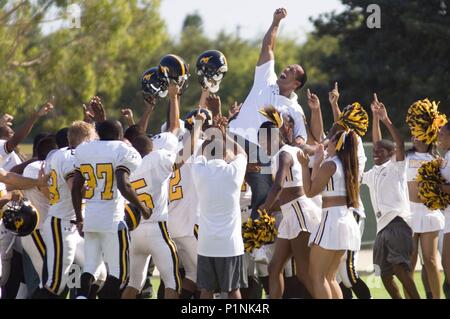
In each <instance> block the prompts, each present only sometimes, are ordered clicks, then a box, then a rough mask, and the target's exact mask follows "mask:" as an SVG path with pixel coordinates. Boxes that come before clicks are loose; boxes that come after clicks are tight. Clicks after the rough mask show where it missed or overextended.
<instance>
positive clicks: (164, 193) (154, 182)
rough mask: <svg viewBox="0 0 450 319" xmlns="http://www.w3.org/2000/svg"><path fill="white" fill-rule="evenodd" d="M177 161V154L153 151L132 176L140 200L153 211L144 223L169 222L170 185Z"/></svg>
mask: <svg viewBox="0 0 450 319" xmlns="http://www.w3.org/2000/svg"><path fill="white" fill-rule="evenodd" d="M175 159H176V154H175V153H173V152H168V151H166V150H157V151H152V152H150V153H149V154H148V155H146V156H145V157H144V158H143V159H142V163H141V165H139V167H138V168H137V169H136V170H135V171H134V172H133V173H132V174H131V176H130V181H131V185H132V186H133V188H134V190H135V191H136V193H137V194H138V196H139V199H140V200H141V201H142V203H143V204H144V205H147V207H148V208H151V209H152V210H153V212H152V215H151V216H150V218H149V219H147V220H145V219H142V223H157V222H163V221H167V201H168V188H169V186H168V185H169V179H170V176H171V174H172V171H173V164H174V163H175Z"/></svg>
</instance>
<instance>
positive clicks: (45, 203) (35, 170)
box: [23, 161, 50, 229]
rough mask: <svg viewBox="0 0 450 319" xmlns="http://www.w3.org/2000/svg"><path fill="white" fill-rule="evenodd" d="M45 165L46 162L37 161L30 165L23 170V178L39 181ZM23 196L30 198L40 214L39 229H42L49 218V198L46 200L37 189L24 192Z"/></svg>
mask: <svg viewBox="0 0 450 319" xmlns="http://www.w3.org/2000/svg"><path fill="white" fill-rule="evenodd" d="M43 163H44V161H36V162H33V163H30V164H28V165H27V167H25V169H24V170H23V176H24V177H29V178H34V179H37V178H38V177H39V172H40V170H41V167H42V164H43ZM23 195H24V197H25V198H28V199H29V200H30V202H31V205H33V206H34V207H35V208H36V209H37V211H38V213H39V225H38V227H37V228H38V229H39V228H41V226H42V225H43V223H44V221H45V219H46V218H47V215H48V210H49V208H50V203H49V200H48V198H46V197H45V195H44V194H43V193H42V192H41V191H40V190H39V189H38V188H37V187H33V188H30V189H27V190H24V191H23Z"/></svg>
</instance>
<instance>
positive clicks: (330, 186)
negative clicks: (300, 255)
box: [297, 130, 361, 299]
mask: <svg viewBox="0 0 450 319" xmlns="http://www.w3.org/2000/svg"><path fill="white" fill-rule="evenodd" d="M357 148H358V137H357V135H356V133H355V132H354V131H352V130H348V131H339V132H338V133H336V134H335V135H334V136H333V137H332V138H331V139H330V141H329V143H328V146H327V152H328V158H327V159H325V161H323V159H324V147H323V146H322V145H319V147H318V148H317V150H316V154H315V160H314V165H313V169H312V173H311V174H310V172H309V170H308V164H309V159H308V156H307V155H305V154H304V153H303V152H298V155H297V157H298V160H299V162H300V163H301V165H302V174H303V187H304V190H305V193H306V195H307V196H308V197H313V196H316V195H317V194H320V193H321V194H322V211H323V213H322V221H321V223H320V225H319V227H318V228H317V229H316V230H315V231H314V233H312V235H311V240H310V242H311V244H312V247H311V254H310V267H309V274H310V276H311V280H312V285H313V296H314V297H315V298H318V299H330V298H334V299H342V291H341V289H340V287H339V284H338V282H337V281H336V274H337V271H338V267H339V264H340V262H341V259H342V257H343V256H344V254H345V251H346V250H351V251H356V250H358V249H359V247H360V244H361V235H360V231H359V227H358V224H357V223H356V220H355V218H354V217H353V215H352V211H351V210H350V208H351V207H352V208H356V209H357V208H358V207H359V180H358V156H357Z"/></svg>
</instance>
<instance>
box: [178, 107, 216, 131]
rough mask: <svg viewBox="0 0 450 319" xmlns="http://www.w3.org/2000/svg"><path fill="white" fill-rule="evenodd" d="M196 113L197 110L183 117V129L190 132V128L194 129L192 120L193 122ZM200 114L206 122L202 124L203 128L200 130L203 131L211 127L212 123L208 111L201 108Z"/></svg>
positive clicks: (210, 114)
mask: <svg viewBox="0 0 450 319" xmlns="http://www.w3.org/2000/svg"><path fill="white" fill-rule="evenodd" d="M197 113H198V109H195V110H193V111H191V112H189V113H188V114H186V116H185V117H184V127H185V128H186V129H187V130H189V131H191V130H192V128H193V127H194V120H195V116H196V115H197ZM200 113H203V114H205V115H206V121H205V123H203V127H202V130H203V131H205V130H206V129H207V128H209V127H211V126H212V124H213V122H212V113H211V111H210V110H207V109H204V108H201V109H200Z"/></svg>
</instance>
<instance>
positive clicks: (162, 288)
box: [156, 280, 166, 299]
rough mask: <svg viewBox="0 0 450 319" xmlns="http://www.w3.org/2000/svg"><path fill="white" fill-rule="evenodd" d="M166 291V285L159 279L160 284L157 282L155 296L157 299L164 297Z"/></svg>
mask: <svg viewBox="0 0 450 319" xmlns="http://www.w3.org/2000/svg"><path fill="white" fill-rule="evenodd" d="M165 291H166V286H165V285H164V281H162V280H161V282H160V284H159V288H158V294H157V297H156V298H158V299H164V293H165Z"/></svg>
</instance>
